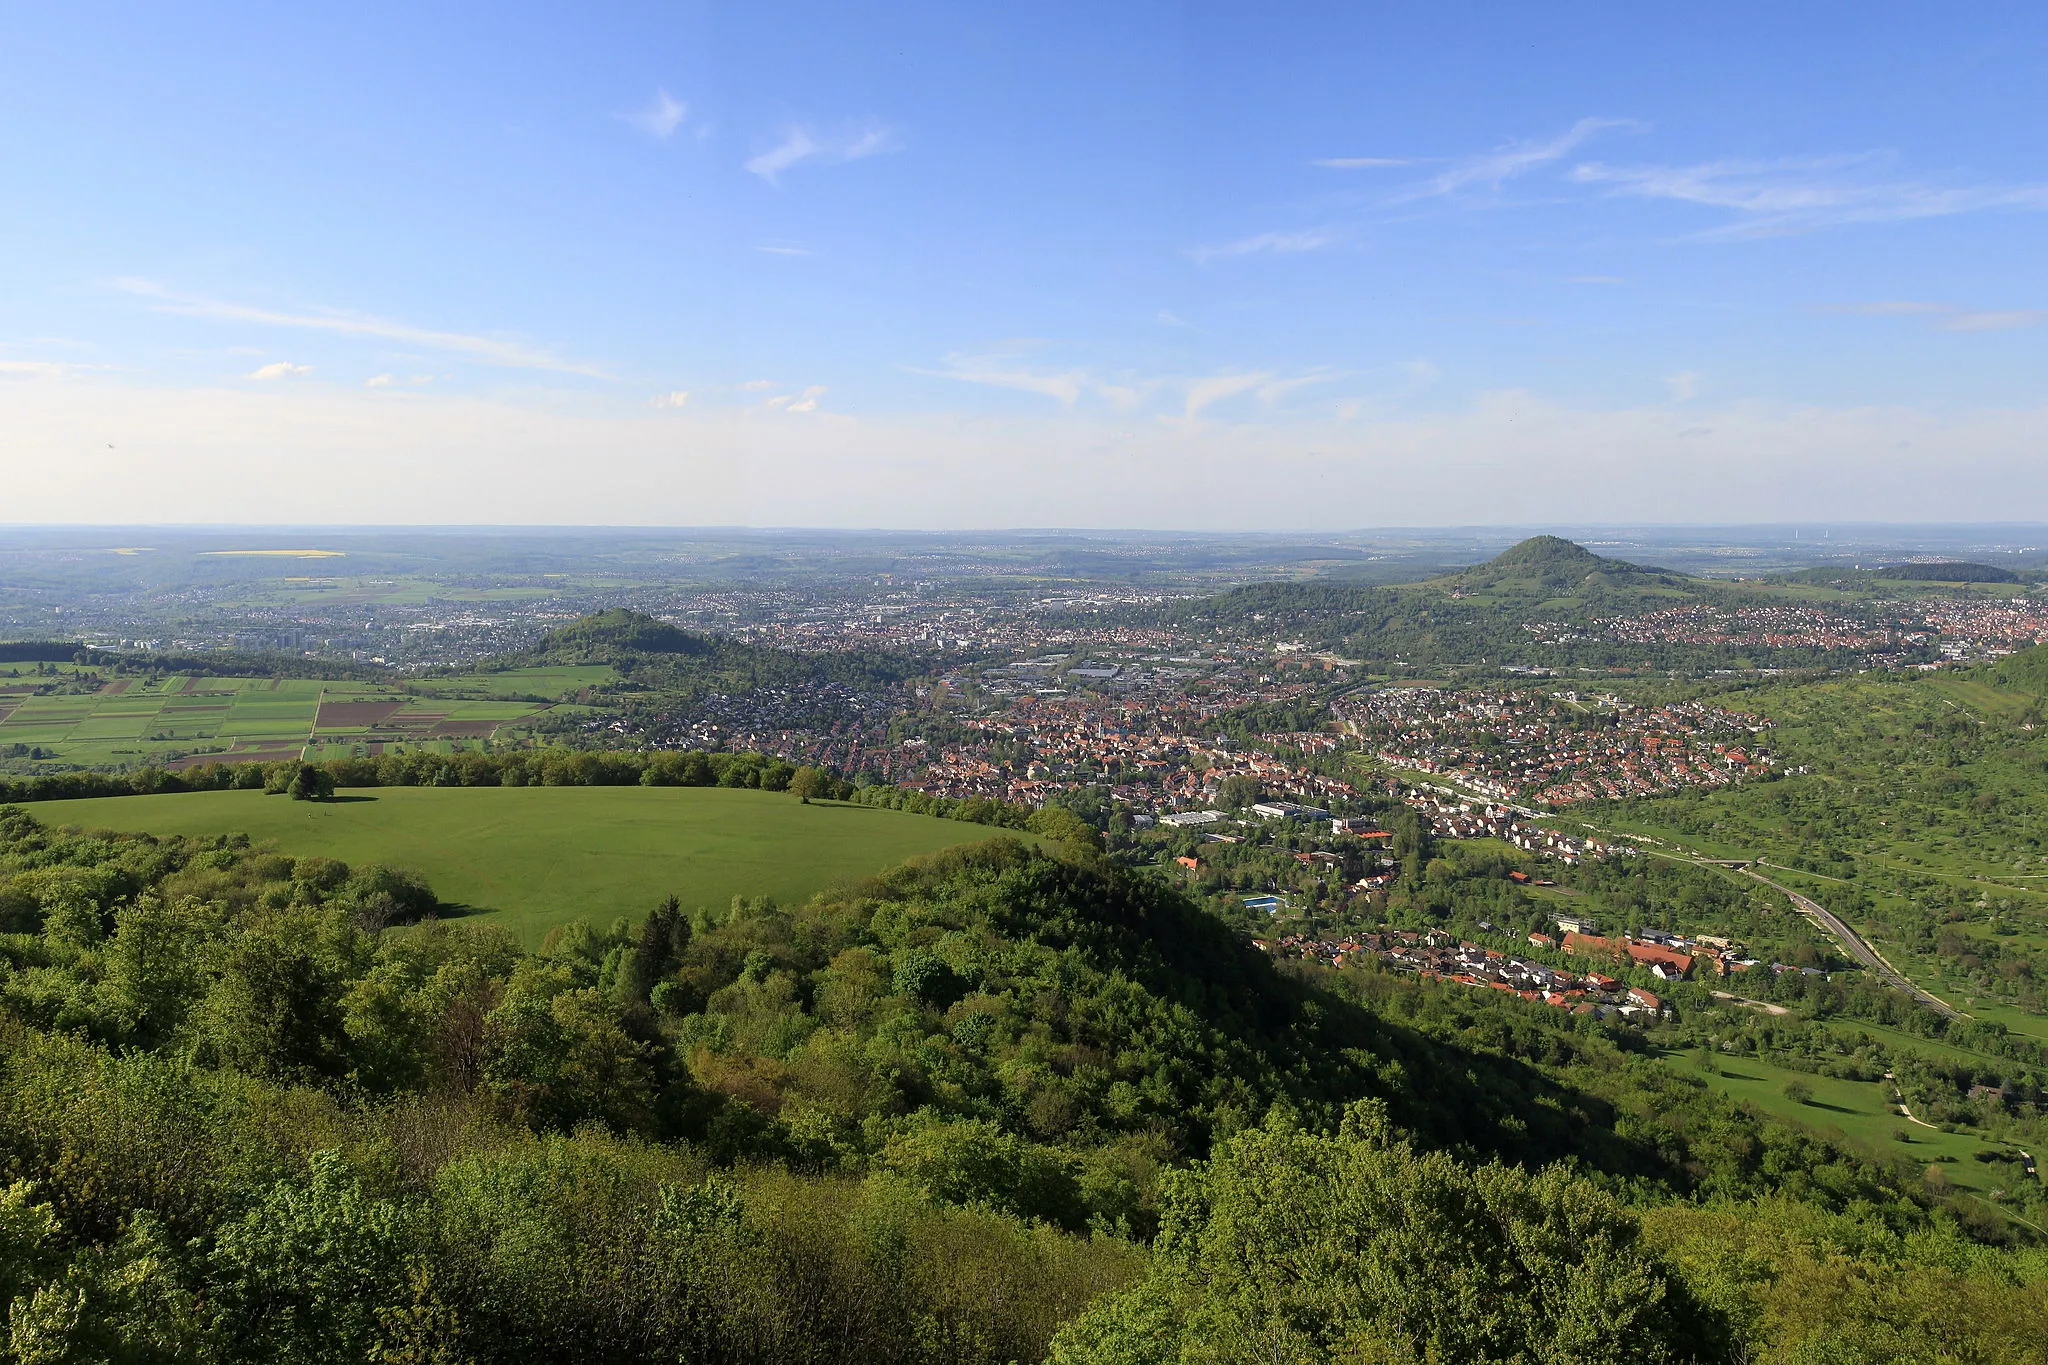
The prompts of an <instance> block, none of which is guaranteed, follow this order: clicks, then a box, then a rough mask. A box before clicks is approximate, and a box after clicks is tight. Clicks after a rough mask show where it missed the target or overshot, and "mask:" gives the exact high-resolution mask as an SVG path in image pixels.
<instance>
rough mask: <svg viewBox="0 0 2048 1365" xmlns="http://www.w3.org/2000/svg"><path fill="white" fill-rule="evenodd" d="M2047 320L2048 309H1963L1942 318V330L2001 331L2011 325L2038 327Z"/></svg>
mask: <svg viewBox="0 0 2048 1365" xmlns="http://www.w3.org/2000/svg"><path fill="white" fill-rule="evenodd" d="M2044 322H2048V309H2041V308H2005V309H1995V310H1987V311H1984V312H1972V311H1970V310H1968V309H1965V310H1963V311H1961V312H1956V313H1951V314H1949V315H1948V317H1946V318H1944V319H1942V323H1941V329H1942V330H1943V331H1944V332H2002V331H2005V330H2007V329H2008V328H2012V327H2038V326H2040V325H2041V324H2042V323H2044Z"/></svg>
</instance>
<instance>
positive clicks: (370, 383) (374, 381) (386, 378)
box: [363, 374, 434, 389]
mask: <svg viewBox="0 0 2048 1365" xmlns="http://www.w3.org/2000/svg"><path fill="white" fill-rule="evenodd" d="M433 382H434V376H432V375H430V374H414V375H407V376H404V377H403V378H401V377H400V376H398V375H395V374H373V375H371V376H370V377H369V378H368V379H365V380H364V381H363V387H364V388H366V389H391V388H397V387H398V386H399V385H401V384H403V385H408V386H412V387H418V386H419V385H422V384H431V383H433Z"/></svg>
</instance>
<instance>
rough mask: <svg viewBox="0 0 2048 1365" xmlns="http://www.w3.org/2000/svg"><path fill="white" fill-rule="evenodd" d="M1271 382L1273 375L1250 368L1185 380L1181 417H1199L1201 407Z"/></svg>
mask: <svg viewBox="0 0 2048 1365" xmlns="http://www.w3.org/2000/svg"><path fill="white" fill-rule="evenodd" d="M1271 383H1273V375H1272V374H1271V373H1270V372H1269V371H1265V370H1252V371H1247V372H1245V373H1242V374H1213V375H1209V376H1206V377H1205V378H1201V379H1190V380H1189V381H1187V403H1186V406H1185V407H1184V408H1183V409H1182V412H1181V415H1182V416H1183V417H1199V416H1201V415H1202V409H1204V408H1206V407H1208V406H1209V405H1210V404H1212V403H1220V402H1222V401H1223V400H1224V399H1226V398H1235V397H1236V396H1237V395H1238V394H1241V393H1247V392H1249V391H1251V390H1252V389H1257V388H1260V386H1262V385H1270V384H1271Z"/></svg>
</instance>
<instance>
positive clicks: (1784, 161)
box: [1571, 152, 2048, 238]
mask: <svg viewBox="0 0 2048 1365" xmlns="http://www.w3.org/2000/svg"><path fill="white" fill-rule="evenodd" d="M1894 162H1895V158H1894V157H1892V156H1891V155H1890V154H1888V153H1880V152H1859V153H1854V154H1848V155H1833V156H1809V157H1781V158H1777V159H1772V160H1742V159H1730V160H1724V161H1707V162H1701V163H1698V164H1695V165H1690V166H1656V165H1651V166H1610V165H1607V164H1605V163H1602V162H1597V161H1594V162H1587V163H1585V164H1582V165H1579V166H1575V167H1573V168H1572V172H1571V179H1572V180H1573V181H1575V182H1577V183H1579V184H1581V185H1594V186H1599V187H1602V188H1603V189H1605V190H1606V191H1607V192H1608V193H1610V194H1615V195H1625V196H1629V197H1633V198H1639V199H1660V200H1669V201H1673V202H1677V203H1683V204H1694V205H1698V206H1700V207H1704V208H1714V209H1721V210H1724V211H1726V212H1728V213H1730V214H1733V215H1734V217H1735V220H1734V221H1733V222H1731V223H1728V224H1726V225H1725V226H1722V227H1719V228H1713V229H1710V230H1708V231H1706V232H1703V233H1700V234H1698V235H1699V236H1701V237H1703V238H1740V237H1770V236H1784V235H1788V234H1792V233H1800V232H1812V231H1816V230H1818V229H1821V228H1828V227H1839V226H1843V225H1846V224H1851V223H1888V222H1903V221H1908V220H1911V219H1916V218H1945V217H1950V216H1953V215H1955V214H1961V213H1980V212H1984V211H1987V210H1992V209H2030V210H2036V211H2038V210H2042V209H2048V184H2017V185H2002V184H1980V185H1937V184H1930V183H1927V182H1924V181H1918V180H1910V179H1901V178H1898V177H1896V176H1894V175H1892V174H1891V169H1892V166H1893V164H1894Z"/></svg>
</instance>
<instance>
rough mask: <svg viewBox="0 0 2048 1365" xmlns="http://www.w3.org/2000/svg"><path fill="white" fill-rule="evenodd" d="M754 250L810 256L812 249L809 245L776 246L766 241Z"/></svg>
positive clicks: (770, 253)
mask: <svg viewBox="0 0 2048 1365" xmlns="http://www.w3.org/2000/svg"><path fill="white" fill-rule="evenodd" d="M754 250H756V251H765V252H767V253H768V254H769V255H770V256H808V255H810V254H811V249H810V248H809V247H807V246H775V245H772V244H770V243H766V242H763V243H762V244H760V245H759V246H756V247H755V248H754Z"/></svg>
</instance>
